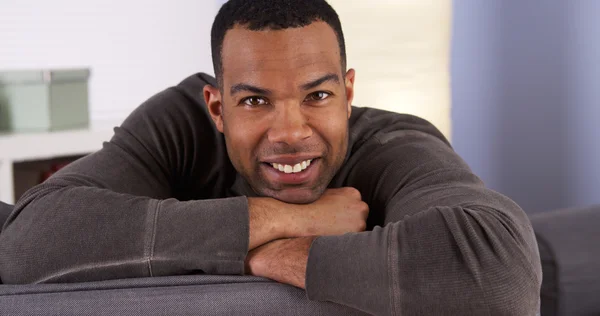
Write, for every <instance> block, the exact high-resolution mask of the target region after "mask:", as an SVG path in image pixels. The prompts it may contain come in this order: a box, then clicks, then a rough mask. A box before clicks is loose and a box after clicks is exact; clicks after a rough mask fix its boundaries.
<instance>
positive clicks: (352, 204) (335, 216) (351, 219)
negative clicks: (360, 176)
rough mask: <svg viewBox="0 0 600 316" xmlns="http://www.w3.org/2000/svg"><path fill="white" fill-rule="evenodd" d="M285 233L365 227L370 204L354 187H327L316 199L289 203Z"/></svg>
mask: <svg viewBox="0 0 600 316" xmlns="http://www.w3.org/2000/svg"><path fill="white" fill-rule="evenodd" d="M288 209H289V210H290V211H289V212H288V216H287V218H286V219H287V222H286V225H285V227H284V236H285V237H305V236H326V235H342V234H345V233H353V232H362V231H364V230H365V229H366V227H367V222H366V221H367V217H368V215H369V206H368V205H367V203H365V202H363V201H362V199H361V195H360V192H359V191H358V190H356V189H354V188H340V189H328V190H327V191H325V193H324V194H323V195H322V196H321V198H319V199H318V200H317V201H315V202H313V203H310V204H303V205H289V206H288Z"/></svg>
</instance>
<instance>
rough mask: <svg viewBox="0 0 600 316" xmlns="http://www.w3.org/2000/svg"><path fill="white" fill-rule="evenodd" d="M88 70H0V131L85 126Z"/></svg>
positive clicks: (46, 129)
mask: <svg viewBox="0 0 600 316" xmlns="http://www.w3.org/2000/svg"><path fill="white" fill-rule="evenodd" d="M89 76H90V71H89V70H88V69H68V70H37V71H36V70H31V71H5V72H0V131H5V132H33V131H54V130H64V129H77V128H87V127H88V125H89V110H88V79H89Z"/></svg>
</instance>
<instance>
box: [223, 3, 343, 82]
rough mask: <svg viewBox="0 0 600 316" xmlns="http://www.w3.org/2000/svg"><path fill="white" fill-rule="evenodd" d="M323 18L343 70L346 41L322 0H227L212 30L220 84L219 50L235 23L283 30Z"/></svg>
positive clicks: (250, 28)
mask: <svg viewBox="0 0 600 316" xmlns="http://www.w3.org/2000/svg"><path fill="white" fill-rule="evenodd" d="M313 22H325V23H327V24H328V25H329V26H331V28H333V31H334V32H335V34H336V36H337V40H338V44H339V46H340V59H341V63H342V71H345V70H346V44H345V42H344V33H343V32H342V24H341V23H340V19H339V17H338V15H337V13H336V12H335V10H334V9H333V8H332V7H331V5H329V4H328V3H327V1H325V0H229V1H227V3H225V4H224V5H223V6H222V7H221V9H220V10H219V13H218V14H217V16H216V18H215V21H214V23H213V26H212V30H211V48H212V60H213V67H214V70H215V75H216V77H217V81H218V82H219V85H222V75H223V60H222V58H221V52H222V49H223V40H224V39H225V34H226V33H227V31H229V30H231V29H232V28H234V27H235V26H237V25H240V26H243V27H245V28H247V29H249V30H252V31H261V30H269V29H270V30H284V29H288V28H297V27H304V26H307V25H309V24H312V23H313Z"/></svg>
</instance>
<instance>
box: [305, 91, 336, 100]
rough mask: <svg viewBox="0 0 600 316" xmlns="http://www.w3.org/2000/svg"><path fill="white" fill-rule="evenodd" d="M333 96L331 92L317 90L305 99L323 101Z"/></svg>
mask: <svg viewBox="0 0 600 316" xmlns="http://www.w3.org/2000/svg"><path fill="white" fill-rule="evenodd" d="M330 96H331V94H330V93H328V92H325V91H317V92H313V93H311V94H309V95H308V96H307V97H306V99H305V100H304V101H323V100H325V99H327V98H329V97H330Z"/></svg>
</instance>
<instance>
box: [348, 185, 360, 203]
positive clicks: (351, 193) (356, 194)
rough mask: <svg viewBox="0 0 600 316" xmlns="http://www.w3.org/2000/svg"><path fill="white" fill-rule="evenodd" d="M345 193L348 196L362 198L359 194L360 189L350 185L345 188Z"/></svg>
mask: <svg viewBox="0 0 600 316" xmlns="http://www.w3.org/2000/svg"><path fill="white" fill-rule="evenodd" d="M346 194H348V195H349V196H350V197H352V198H354V199H357V200H361V199H362V195H361V194H360V191H358V190H357V189H355V188H352V187H348V188H346Z"/></svg>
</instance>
